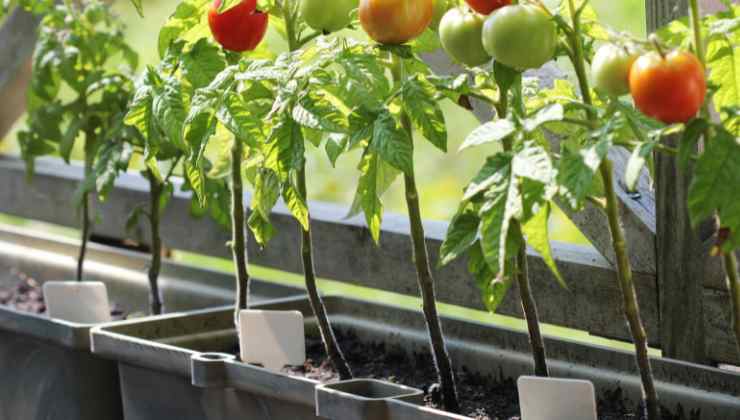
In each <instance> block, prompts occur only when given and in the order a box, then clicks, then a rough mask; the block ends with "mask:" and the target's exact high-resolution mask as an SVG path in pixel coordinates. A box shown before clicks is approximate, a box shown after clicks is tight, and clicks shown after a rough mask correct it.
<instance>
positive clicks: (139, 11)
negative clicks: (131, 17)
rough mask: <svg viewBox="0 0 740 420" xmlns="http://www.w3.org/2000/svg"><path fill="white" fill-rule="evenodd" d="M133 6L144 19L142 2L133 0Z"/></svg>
mask: <svg viewBox="0 0 740 420" xmlns="http://www.w3.org/2000/svg"><path fill="white" fill-rule="evenodd" d="M131 4H133V5H134V7H135V8H136V12H137V13H138V14H139V16H141V17H144V8H143V7H142V6H141V0H131Z"/></svg>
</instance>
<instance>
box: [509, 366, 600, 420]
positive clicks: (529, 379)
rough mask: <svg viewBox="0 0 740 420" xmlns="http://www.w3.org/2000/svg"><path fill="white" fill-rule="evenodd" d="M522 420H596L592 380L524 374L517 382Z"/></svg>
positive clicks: (594, 393)
mask: <svg viewBox="0 0 740 420" xmlns="http://www.w3.org/2000/svg"><path fill="white" fill-rule="evenodd" d="M517 385H518V388H519V406H520V407H521V410H522V420H565V419H567V420H596V392H595V391H594V385H593V384H592V383H591V382H589V381H581V380H576V379H558V378H540V377H535V376H522V377H520V378H519V380H518V381H517Z"/></svg>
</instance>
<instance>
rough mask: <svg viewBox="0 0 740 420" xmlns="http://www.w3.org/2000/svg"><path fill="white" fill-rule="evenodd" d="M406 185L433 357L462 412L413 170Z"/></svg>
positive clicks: (446, 397) (398, 70)
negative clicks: (441, 317)
mask: <svg viewBox="0 0 740 420" xmlns="http://www.w3.org/2000/svg"><path fill="white" fill-rule="evenodd" d="M392 59H393V63H394V66H393V67H394V68H393V77H394V79H395V82H396V83H401V82H402V81H403V78H404V69H403V63H402V61H401V59H400V58H399V57H396V56H395V55H393V56H392ZM401 121H402V123H403V128H404V130H405V131H406V133H407V134H408V139H409V141H410V142H411V143H412V145H413V129H412V126H411V121H410V120H409V117H408V114H406V113H405V112H402V114H401ZM404 185H405V189H406V206H407V207H408V212H409V223H410V224H411V240H412V245H413V258H414V263H415V264H416V275H417V280H418V283H419V291H420V293H421V299H422V310H423V312H424V319H425V320H426V324H427V330H428V332H429V341H430V345H431V348H432V357H433V360H434V364H435V367H436V369H437V376H438V378H439V385H440V390H441V393H442V404H443V407H444V408H445V409H446V410H447V411H450V412H453V413H459V412H460V404H459V402H458V398H457V389H456V387H455V375H454V372H453V370H452V363H451V361H450V356H449V354H448V353H447V346H446V344H445V339H444V335H443V334H442V325H441V323H440V320H439V314H438V312H437V299H436V296H435V291H434V279H433V277H432V270H431V267H430V265H429V253H428V251H427V245H426V240H425V235H424V225H423V223H422V218H421V208H420V206H419V192H418V191H417V188H416V179H415V175H414V172H413V169H412V172H411V173H407V174H404Z"/></svg>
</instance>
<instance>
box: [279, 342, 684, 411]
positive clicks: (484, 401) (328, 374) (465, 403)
mask: <svg viewBox="0 0 740 420" xmlns="http://www.w3.org/2000/svg"><path fill="white" fill-rule="evenodd" d="M336 332H337V339H338V340H339V344H340V347H341V348H342V350H343V351H344V354H345V356H346V357H347V361H348V362H349V364H350V366H351V367H352V369H353V373H354V375H355V377H357V378H374V379H381V380H386V381H389V382H395V383H399V384H404V385H407V386H412V387H415V388H419V389H422V390H424V392H425V394H426V400H427V405H429V406H436V402H437V401H438V395H437V392H436V391H437V385H436V380H437V378H436V373H435V370H434V367H433V365H432V357H431V354H429V353H427V352H424V353H416V354H414V355H413V357H409V356H407V354H406V352H405V351H403V350H402V349H401V348H398V347H392V346H386V345H384V344H382V343H378V344H367V343H364V342H361V341H360V340H359V339H358V338H357V336H356V335H355V334H354V333H352V332H349V333H346V334H343V333H340V331H336ZM306 358H307V360H306V363H305V364H304V365H303V366H298V367H291V368H287V367H286V368H285V371H286V372H287V373H290V374H293V375H297V376H298V375H299V376H304V377H306V378H309V379H314V380H317V381H320V382H333V381H336V380H338V379H339V377H338V375H337V374H336V372H335V371H334V368H333V367H332V365H331V363H330V362H329V360H328V359H327V358H326V355H325V352H324V347H323V344H322V343H321V340H320V339H318V338H308V339H307V341H306ZM457 392H458V395H459V397H460V404H461V407H462V413H463V414H464V415H467V416H469V417H472V418H474V419H476V420H519V418H520V417H519V396H518V394H517V388H516V382H515V380H514V379H513V378H504V377H503V376H497V377H494V376H484V375H481V374H478V373H475V372H471V371H470V370H468V369H467V368H465V367H463V368H462V369H461V370H459V371H458V372H457ZM638 411H641V410H639V407H637V406H636V404H635V403H634V402H632V401H630V400H627V399H625V398H624V396H623V395H622V391H621V389H616V390H614V391H612V392H608V393H607V395H606V396H605V398H604V399H602V400H599V402H598V412H599V420H623V419H630V420H640V419H641V418H642V416H637V415H636V414H635V413H636V412H638ZM663 419H664V420H694V419H698V416H697V415H696V413H694V415H693V416H690V415H684V413H679V414H678V415H673V414H670V413H667V412H664V413H663Z"/></svg>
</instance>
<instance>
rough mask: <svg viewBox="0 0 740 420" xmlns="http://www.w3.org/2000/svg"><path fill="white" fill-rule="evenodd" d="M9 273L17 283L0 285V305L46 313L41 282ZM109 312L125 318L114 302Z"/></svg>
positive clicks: (22, 275)
mask: <svg viewBox="0 0 740 420" xmlns="http://www.w3.org/2000/svg"><path fill="white" fill-rule="evenodd" d="M10 275H11V278H14V279H17V283H16V285H15V286H14V287H3V286H0V305H6V306H10V307H11V308H13V309H17V310H19V311H23V312H30V313H33V314H43V313H46V303H45V302H44V293H43V288H42V286H41V284H40V283H39V282H38V281H36V279H34V278H32V277H29V276H27V275H26V274H24V273H20V272H17V271H12V272H11V273H10ZM110 314H111V317H112V318H113V320H116V321H117V320H122V319H126V313H125V312H124V311H123V310H122V309H121V308H120V307H118V305H116V304H115V303H112V304H111V311H110Z"/></svg>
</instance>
